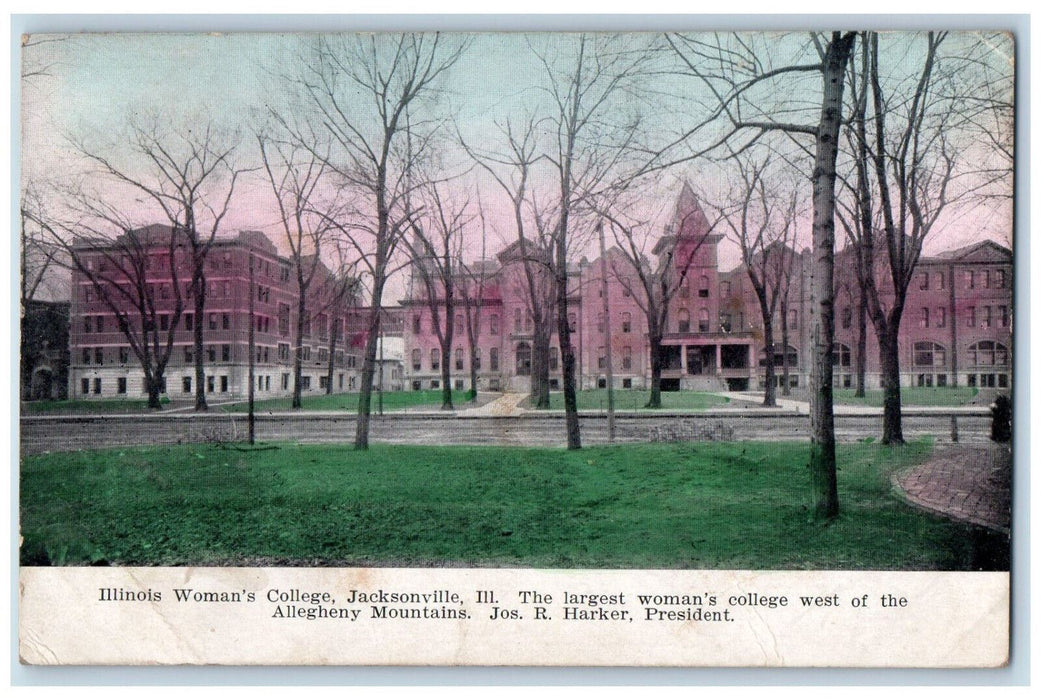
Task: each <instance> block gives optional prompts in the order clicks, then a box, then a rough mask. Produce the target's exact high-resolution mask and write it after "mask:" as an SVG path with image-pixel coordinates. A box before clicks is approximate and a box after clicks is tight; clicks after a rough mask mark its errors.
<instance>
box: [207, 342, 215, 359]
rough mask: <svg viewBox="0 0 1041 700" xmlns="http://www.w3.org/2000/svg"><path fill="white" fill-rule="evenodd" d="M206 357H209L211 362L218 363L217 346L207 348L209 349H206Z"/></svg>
mask: <svg viewBox="0 0 1041 700" xmlns="http://www.w3.org/2000/svg"><path fill="white" fill-rule="evenodd" d="M206 355H207V357H209V358H210V362H216V361H217V346H216V345H210V346H207V348H206Z"/></svg>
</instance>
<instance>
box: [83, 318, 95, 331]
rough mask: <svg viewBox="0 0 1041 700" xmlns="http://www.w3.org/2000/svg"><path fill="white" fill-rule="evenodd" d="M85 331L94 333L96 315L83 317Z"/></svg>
mask: <svg viewBox="0 0 1041 700" xmlns="http://www.w3.org/2000/svg"><path fill="white" fill-rule="evenodd" d="M83 332H84V333H93V332H94V317H93V316H84V317H83Z"/></svg>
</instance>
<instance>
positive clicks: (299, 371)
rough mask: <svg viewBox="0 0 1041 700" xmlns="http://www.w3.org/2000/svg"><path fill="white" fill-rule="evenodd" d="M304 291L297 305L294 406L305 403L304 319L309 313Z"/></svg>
mask: <svg viewBox="0 0 1041 700" xmlns="http://www.w3.org/2000/svg"><path fill="white" fill-rule="evenodd" d="M304 294H305V293H304V292H303V291H301V293H300V301H299V302H298V303H297V307H296V352H295V353H293V402H292V408H300V407H301V406H302V405H303V403H302V402H301V400H300V392H301V390H302V388H303V387H302V386H301V384H302V383H303V369H304V319H305V318H306V315H307V302H306V301H305V299H304Z"/></svg>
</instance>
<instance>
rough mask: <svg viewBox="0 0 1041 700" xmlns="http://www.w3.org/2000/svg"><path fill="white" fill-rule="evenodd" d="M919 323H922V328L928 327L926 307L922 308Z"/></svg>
mask: <svg viewBox="0 0 1041 700" xmlns="http://www.w3.org/2000/svg"><path fill="white" fill-rule="evenodd" d="M921 325H922V328H928V327H929V309H928V308H923V309H922V320H921Z"/></svg>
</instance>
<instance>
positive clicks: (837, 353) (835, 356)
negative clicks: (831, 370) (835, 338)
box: [831, 343, 853, 367]
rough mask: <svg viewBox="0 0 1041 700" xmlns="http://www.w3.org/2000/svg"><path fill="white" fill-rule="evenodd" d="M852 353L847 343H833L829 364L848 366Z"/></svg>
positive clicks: (850, 364) (850, 363)
mask: <svg viewBox="0 0 1041 700" xmlns="http://www.w3.org/2000/svg"><path fill="white" fill-rule="evenodd" d="M852 357H853V355H852V353H851V352H850V350H849V346H848V345H843V344H842V343H835V345H834V346H833V348H832V353H831V364H832V366H834V367H850V366H852V364H853V363H852V361H851V360H852Z"/></svg>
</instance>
